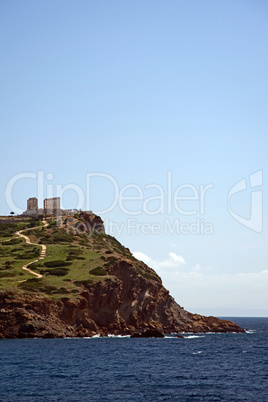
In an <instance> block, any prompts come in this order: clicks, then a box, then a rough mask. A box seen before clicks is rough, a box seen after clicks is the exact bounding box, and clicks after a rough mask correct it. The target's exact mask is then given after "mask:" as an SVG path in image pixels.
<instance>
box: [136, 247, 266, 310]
mask: <svg viewBox="0 0 268 402" xmlns="http://www.w3.org/2000/svg"><path fill="white" fill-rule="evenodd" d="M133 254H134V256H135V257H136V258H138V259H140V260H142V261H144V262H145V263H146V264H148V265H149V266H150V267H151V268H153V269H155V271H156V272H157V273H158V275H159V276H160V277H161V278H162V281H163V284H164V286H165V287H166V288H167V289H168V290H169V291H170V294H171V295H172V296H173V297H174V298H175V299H176V301H177V302H178V303H179V304H180V305H182V306H184V307H185V309H186V310H188V311H192V309H194V310H195V311H193V312H198V311H200V312H201V311H205V310H206V311H209V310H210V309H211V311H213V313H214V314H215V311H216V310H217V309H218V311H221V312H224V310H225V311H226V312H227V311H231V310H232V309H233V310H235V309H237V310H240V311H244V312H245V315H247V314H246V312H247V311H248V312H250V311H254V309H255V310H258V309H259V310H262V311H264V313H263V314H264V315H266V316H268V296H267V289H268V270H267V269H264V270H262V271H260V272H248V273H246V272H245V273H243V272H240V273H233V274H232V273H231V274H230V273H228V274H214V273H213V269H205V270H202V268H201V266H200V264H196V265H194V266H193V267H190V266H189V265H188V264H187V263H186V261H185V260H184V258H183V257H182V256H180V255H177V254H175V253H172V252H170V253H169V257H168V258H167V259H165V260H160V261H159V260H154V259H152V258H151V257H149V256H148V255H146V254H143V253H141V252H135V253H133ZM182 266H183V269H182ZM196 306H199V307H197V308H196ZM199 308H200V310H198V309H199ZM265 311H266V313H265ZM221 315H224V314H221ZM226 315H228V313H227V314H226Z"/></svg>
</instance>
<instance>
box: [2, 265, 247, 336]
mask: <svg viewBox="0 0 268 402" xmlns="http://www.w3.org/2000/svg"><path fill="white" fill-rule="evenodd" d="M109 273H110V274H111V275H113V277H110V278H109V279H107V280H105V281H101V282H96V283H93V284H90V285H85V286H84V290H83V292H82V293H81V294H80V297H79V298H78V299H77V300H74V301H71V300H70V299H62V300H60V301H58V302H56V301H53V300H49V299H47V298H45V297H42V296H40V295H32V294H12V293H5V294H1V296H0V306H1V309H0V337H2V338H18V337H19V338H20V337H22V338H27V337H30V338H31V337H76V336H92V335H94V334H100V335H107V334H108V333H110V334H132V333H133V332H135V331H137V330H138V331H139V330H144V329H148V328H151V329H158V330H160V331H163V332H165V333H174V332H244V330H243V329H241V328H240V327H239V326H237V325H236V324H234V323H232V322H230V321H224V320H220V319H217V318H215V317H204V316H200V315H197V314H191V313H188V312H187V311H185V310H184V309H183V308H181V307H180V306H179V305H178V304H177V303H176V302H175V301H174V299H173V298H172V297H171V296H170V295H169V292H168V291H167V290H166V289H165V288H164V287H163V286H162V284H161V283H160V282H158V281H155V280H154V279H147V278H145V277H144V276H142V275H140V274H139V273H137V271H136V269H135V267H134V265H133V263H132V262H130V261H128V260H127V259H125V260H121V261H118V262H117V263H116V264H114V265H112V266H111V267H110V268H109Z"/></svg>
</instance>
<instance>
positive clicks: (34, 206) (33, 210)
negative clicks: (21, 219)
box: [23, 197, 38, 216]
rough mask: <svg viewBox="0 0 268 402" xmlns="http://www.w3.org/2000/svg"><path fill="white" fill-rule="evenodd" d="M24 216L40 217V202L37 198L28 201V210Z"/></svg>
mask: <svg viewBox="0 0 268 402" xmlns="http://www.w3.org/2000/svg"><path fill="white" fill-rule="evenodd" d="M23 214H24V215H34V216H35V215H38V200H37V198H36V197H32V198H29V199H28V200H27V210H26V211H25V212H24V213H23Z"/></svg>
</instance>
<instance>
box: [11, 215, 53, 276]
mask: <svg viewBox="0 0 268 402" xmlns="http://www.w3.org/2000/svg"><path fill="white" fill-rule="evenodd" d="M43 224H44V227H46V226H47V225H48V223H47V221H46V220H45V219H43ZM36 228H39V226H35V227H33V228H27V229H23V230H19V231H18V232H16V235H17V236H20V237H22V238H23V239H25V241H26V243H27V244H33V245H35V246H41V247H42V251H41V254H40V257H39V258H37V260H34V261H31V262H28V264H25V265H23V267H22V269H24V270H25V271H28V272H30V274H33V275H35V276H36V277H37V278H42V276H43V275H41V274H39V273H38V272H34V271H32V270H31V269H30V268H28V267H29V265H31V264H33V263H34V262H37V261H39V260H43V259H44V258H45V256H46V251H47V246H45V245H44V244H37V243H32V242H31V241H30V238H29V237H28V236H25V235H24V234H22V232H25V231H26V230H29V229H36Z"/></svg>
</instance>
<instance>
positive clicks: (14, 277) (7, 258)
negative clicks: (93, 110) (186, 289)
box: [0, 217, 160, 300]
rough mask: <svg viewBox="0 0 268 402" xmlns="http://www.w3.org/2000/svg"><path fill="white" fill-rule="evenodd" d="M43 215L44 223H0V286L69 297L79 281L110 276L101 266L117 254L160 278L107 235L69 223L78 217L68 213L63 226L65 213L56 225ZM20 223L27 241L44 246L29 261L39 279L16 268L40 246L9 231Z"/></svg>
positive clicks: (146, 274) (77, 289)
mask: <svg viewBox="0 0 268 402" xmlns="http://www.w3.org/2000/svg"><path fill="white" fill-rule="evenodd" d="M47 221H48V223H49V226H48V227H47V228H44V227H43V226H42V224H41V222H39V221H37V220H34V219H31V220H29V221H24V222H18V223H16V224H12V225H0V291H6V290H12V291H17V292H34V293H40V294H44V295H46V296H48V297H50V298H53V299H56V300H57V299H60V298H62V297H68V298H70V299H74V298H76V297H77V296H78V295H79V293H80V292H81V291H82V289H83V284H86V283H87V284H88V283H93V282H95V281H103V280H107V279H108V278H109V279H112V278H113V277H111V276H109V275H108V274H107V272H106V271H105V269H106V268H107V267H109V265H112V264H114V263H115V262H116V261H117V260H119V259H122V258H124V259H127V260H128V261H129V262H133V263H135V265H136V269H137V272H138V273H140V274H141V275H143V276H144V277H147V278H150V279H155V280H157V281H160V278H159V277H158V276H157V275H156V274H155V273H154V271H153V270H151V269H150V268H148V267H146V266H145V265H144V264H143V263H142V262H140V261H137V260H136V259H135V258H134V257H133V256H132V254H131V253H130V251H129V250H128V249H126V248H125V247H123V246H122V245H121V244H120V243H119V242H118V241H117V240H116V239H114V238H113V237H111V236H109V235H105V234H98V233H96V232H93V234H92V235H89V234H88V233H87V232H82V231H81V230H79V231H77V230H76V229H75V226H76V224H77V223H80V224H81V222H82V223H83V221H82V220H81V218H79V217H78V218H77V219H73V218H72V224H73V226H72V227H71V228H70V226H68V228H69V229H68V230H67V225H66V222H67V221H68V217H64V219H63V220H62V221H61V223H60V225H58V224H57V223H56V222H55V221H54V220H53V219H50V220H47ZM38 225H39V227H38V228H35V226H38ZM25 227H28V228H29V229H28V230H27V231H25V232H24V234H25V235H27V236H29V237H30V239H31V241H32V242H34V243H39V244H46V246H47V254H46V257H45V259H44V260H40V261H38V262H36V263H34V264H31V266H30V268H31V269H32V270H34V271H35V272H39V273H41V274H42V275H43V277H42V278H41V279H38V278H35V277H34V276H33V275H32V274H30V273H28V272H27V271H25V270H22V269H21V268H22V266H23V265H25V264H27V263H28V262H30V261H33V260H35V259H37V258H38V257H39V255H40V251H41V247H40V246H38V245H30V244H26V243H25V241H24V240H23V239H21V238H18V237H17V236H16V235H15V232H16V231H17V230H21V229H23V228H25ZM6 239H11V240H9V241H5V240H6ZM12 243H14V244H12Z"/></svg>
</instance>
